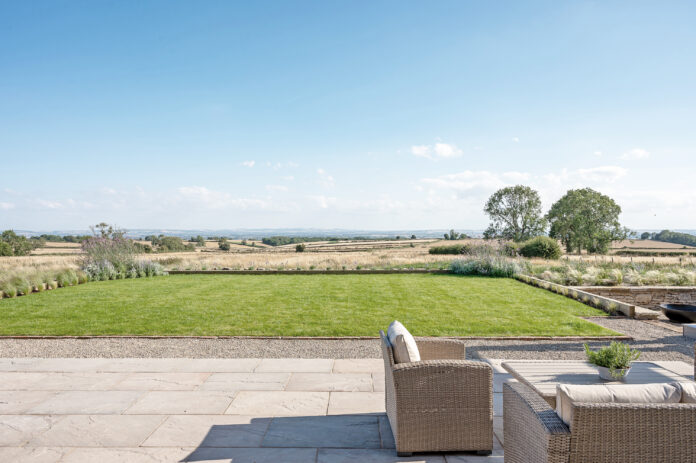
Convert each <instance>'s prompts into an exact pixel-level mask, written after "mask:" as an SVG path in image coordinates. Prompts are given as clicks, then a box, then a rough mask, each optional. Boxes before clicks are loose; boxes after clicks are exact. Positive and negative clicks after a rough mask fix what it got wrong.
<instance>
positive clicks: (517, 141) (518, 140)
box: [512, 137, 520, 143]
mask: <svg viewBox="0 0 696 463" xmlns="http://www.w3.org/2000/svg"><path fill="white" fill-rule="evenodd" d="M512 141H514V142H515V143H519V142H520V139H519V137H512Z"/></svg>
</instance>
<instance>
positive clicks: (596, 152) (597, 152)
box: [594, 151, 602, 157]
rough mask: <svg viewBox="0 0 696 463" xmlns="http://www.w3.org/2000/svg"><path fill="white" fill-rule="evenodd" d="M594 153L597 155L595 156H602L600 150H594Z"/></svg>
mask: <svg viewBox="0 0 696 463" xmlns="http://www.w3.org/2000/svg"><path fill="white" fill-rule="evenodd" d="M594 155H595V156H597V157H601V156H602V152H601V151H595V152H594Z"/></svg>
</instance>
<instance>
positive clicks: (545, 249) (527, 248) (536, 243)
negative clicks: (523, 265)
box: [519, 236, 562, 259]
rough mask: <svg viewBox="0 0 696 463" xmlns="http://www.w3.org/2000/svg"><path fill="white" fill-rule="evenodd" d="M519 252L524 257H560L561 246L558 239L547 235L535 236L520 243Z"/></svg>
mask: <svg viewBox="0 0 696 463" xmlns="http://www.w3.org/2000/svg"><path fill="white" fill-rule="evenodd" d="M519 252H520V254H521V255H523V256H524V257H541V258H543V259H558V258H560V257H561V254H562V253H561V247H560V246H559V245H558V241H556V240H555V239H553V238H549V237H548V236H537V237H536V238H532V239H530V240H527V241H525V242H524V243H522V244H521V245H520V248H519Z"/></svg>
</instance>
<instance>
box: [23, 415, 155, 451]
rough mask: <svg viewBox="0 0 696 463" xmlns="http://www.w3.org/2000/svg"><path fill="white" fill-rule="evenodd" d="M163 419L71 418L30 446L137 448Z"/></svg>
mask: <svg viewBox="0 0 696 463" xmlns="http://www.w3.org/2000/svg"><path fill="white" fill-rule="evenodd" d="M163 421H164V417H162V416H145V415H143V416H127V415H70V416H66V417H64V418H63V419H61V420H60V421H58V422H57V423H55V424H54V425H53V426H51V428H50V429H48V430H46V432H44V433H41V435H38V436H35V437H34V438H33V439H31V440H30V441H29V442H28V444H27V445H28V446H30V447H137V446H139V445H140V444H141V443H142V442H143V441H144V440H145V439H147V437H148V436H149V435H150V434H152V432H153V431H154V430H155V429H157V428H158V427H159V426H160V425H161V424H162V422H163Z"/></svg>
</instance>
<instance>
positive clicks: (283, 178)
mask: <svg viewBox="0 0 696 463" xmlns="http://www.w3.org/2000/svg"><path fill="white" fill-rule="evenodd" d="M280 179H281V180H285V181H286V182H292V181H293V180H295V177H294V176H293V175H285V176H284V177H280Z"/></svg>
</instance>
